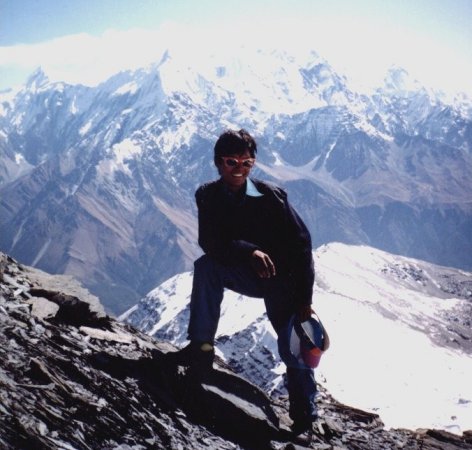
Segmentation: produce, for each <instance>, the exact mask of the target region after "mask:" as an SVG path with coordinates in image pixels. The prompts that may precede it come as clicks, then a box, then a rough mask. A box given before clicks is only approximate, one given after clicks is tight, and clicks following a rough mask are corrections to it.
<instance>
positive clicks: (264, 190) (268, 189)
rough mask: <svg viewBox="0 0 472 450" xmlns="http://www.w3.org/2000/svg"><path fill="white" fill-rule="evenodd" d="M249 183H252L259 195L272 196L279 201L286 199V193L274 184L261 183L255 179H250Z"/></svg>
mask: <svg viewBox="0 0 472 450" xmlns="http://www.w3.org/2000/svg"><path fill="white" fill-rule="evenodd" d="M251 181H252V182H253V183H254V185H255V186H256V188H257V190H258V191H259V192H260V193H261V194H269V195H273V196H275V197H277V198H279V199H283V200H285V199H286V198H287V193H286V192H285V190H284V189H282V188H281V187H280V186H277V185H276V184H274V183H270V182H268V181H262V180H259V179H257V178H251Z"/></svg>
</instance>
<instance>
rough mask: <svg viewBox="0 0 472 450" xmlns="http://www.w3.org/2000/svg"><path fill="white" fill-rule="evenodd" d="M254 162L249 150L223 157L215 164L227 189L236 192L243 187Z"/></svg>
mask: <svg viewBox="0 0 472 450" xmlns="http://www.w3.org/2000/svg"><path fill="white" fill-rule="evenodd" d="M254 161H255V159H254V158H251V154H250V153H249V150H246V151H245V152H244V153H242V154H234V155H229V156H223V157H222V158H220V160H219V162H218V164H217V167H218V172H219V174H220V176H221V179H222V180H223V182H224V183H225V184H226V185H227V186H228V188H229V189H230V190H232V191H235V192H236V191H239V189H241V188H242V187H243V186H244V183H245V182H246V178H247V177H248V176H249V172H250V171H251V168H252V166H253V165H254Z"/></svg>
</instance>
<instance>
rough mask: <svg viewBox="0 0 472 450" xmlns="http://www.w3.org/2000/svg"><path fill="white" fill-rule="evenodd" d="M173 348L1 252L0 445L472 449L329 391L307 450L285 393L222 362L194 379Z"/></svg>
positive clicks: (469, 438) (471, 442) (71, 285)
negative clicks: (269, 391)
mask: <svg viewBox="0 0 472 450" xmlns="http://www.w3.org/2000/svg"><path fill="white" fill-rule="evenodd" d="M169 350H173V347H172V345H170V344H168V343H166V342H159V341H156V340H154V339H152V338H151V337H149V336H147V335H145V334H143V333H140V332H138V331H137V330H135V329H134V328H132V327H131V326H129V325H125V324H123V323H120V322H117V321H115V320H114V319H112V318H110V317H108V316H106V315H105V314H104V313H103V310H102V308H101V307H100V305H99V304H98V303H97V302H96V299H95V298H94V297H92V296H91V295H90V294H88V293H87V292H86V291H84V290H83V289H82V288H81V287H80V286H78V284H77V283H76V282H74V281H73V280H71V279H70V278H67V277H63V276H49V275H47V274H45V273H42V272H39V271H37V270H33V269H31V268H28V267H24V266H21V265H19V264H17V263H16V261H14V260H13V259H11V258H10V257H8V256H6V255H4V254H0V399H1V402H0V446H1V448H4V449H12V450H13V449H33V448H34V449H94V450H95V449H131V448H132V449H147V448H153V449H184V448H185V449H187V448H192V449H216V448H218V449H253V450H256V449H257V450H264V449H275V450H277V449H294V448H295V449H297V448H298V449H300V448H312V449H335V448H336V449H397V448H408V449H420V448H421V449H431V450H432V449H450V450H453V449H467V448H472V433H470V432H467V433H464V435H463V436H456V435H452V434H448V433H445V432H438V431H434V430H417V431H408V430H385V429H384V427H383V424H382V422H381V421H380V420H379V418H378V416H376V415H374V414H370V413H366V412H363V411H360V410H356V409H353V408H350V407H347V406H345V405H342V404H339V403H337V402H335V401H334V400H333V399H332V398H331V397H330V396H329V394H328V393H327V392H321V394H320V397H319V408H320V411H321V412H322V417H321V419H320V420H319V422H318V423H317V424H316V426H315V434H314V437H313V441H312V442H311V444H305V447H303V446H300V445H299V444H298V443H296V442H292V437H291V435H290V434H289V431H288V430H289V428H288V427H289V425H290V421H289V419H288V417H287V413H286V410H287V409H286V406H287V405H286V398H285V397H284V396H280V397H278V398H271V397H269V396H267V395H266V394H265V393H264V392H263V391H262V390H261V389H259V388H258V387H256V386H255V385H253V384H251V383H249V382H248V381H246V380H245V379H243V378H241V377H240V376H238V375H236V374H234V373H233V372H232V370H231V368H230V367H228V366H227V365H225V364H224V363H223V362H222V361H220V360H217V361H216V362H215V364H214V369H213V370H212V371H211V372H210V373H208V374H206V375H204V376H200V377H198V376H196V374H194V373H191V372H190V371H189V370H188V369H187V370H186V369H185V368H183V367H175V366H172V365H169V364H165V363H164V362H163V361H164V360H165V356H164V354H165V353H166V352H168V351H169ZM306 445H308V447H307V446H306Z"/></svg>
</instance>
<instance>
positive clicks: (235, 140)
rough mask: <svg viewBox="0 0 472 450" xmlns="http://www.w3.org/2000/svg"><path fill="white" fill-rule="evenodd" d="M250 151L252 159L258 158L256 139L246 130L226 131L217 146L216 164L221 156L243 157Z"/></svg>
mask: <svg viewBox="0 0 472 450" xmlns="http://www.w3.org/2000/svg"><path fill="white" fill-rule="evenodd" d="M246 150H248V151H249V154H250V155H251V158H255V157H256V153H257V145H256V141H255V140H254V138H253V137H252V136H251V135H250V134H249V133H248V132H247V131H246V130H244V129H241V130H239V131H235V130H226V131H224V132H223V133H222V134H221V135H220V137H219V138H218V140H217V141H216V144H215V156H214V159H215V164H218V162H219V158H220V157H221V156H229V155H242V154H243V153H244V152H245V151H246Z"/></svg>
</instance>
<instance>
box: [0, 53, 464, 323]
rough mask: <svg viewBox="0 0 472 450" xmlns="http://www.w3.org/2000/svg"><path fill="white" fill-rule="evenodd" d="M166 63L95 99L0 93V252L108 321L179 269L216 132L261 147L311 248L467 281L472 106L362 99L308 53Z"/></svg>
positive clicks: (425, 95)
mask: <svg viewBox="0 0 472 450" xmlns="http://www.w3.org/2000/svg"><path fill="white" fill-rule="evenodd" d="M243 50H244V51H242V53H241V54H237V55H236V54H234V55H233V54H232V55H224V56H221V55H220V56H217V55H207V56H208V57H207V58H202V59H200V61H199V62H200V63H199V64H194V62H195V61H196V58H193V59H192V60H191V61H192V62H190V60H188V59H186V58H185V55H182V54H178V53H175V54H174V53H172V51H166V52H164V53H163V54H162V55H161V57H160V59H159V60H158V61H156V62H155V63H154V64H152V65H150V66H148V67H144V68H142V69H139V70H134V71H124V72H120V73H117V74H116V75H114V76H113V77H111V78H110V79H108V80H106V81H104V82H103V83H101V84H99V85H98V86H94V87H88V86H83V85H70V84H66V83H64V82H51V81H50V80H49V79H48V77H47V74H45V73H44V72H43V71H42V70H41V69H38V70H37V71H36V72H35V73H33V74H32V75H31V77H30V78H29V80H28V81H27V83H26V84H25V85H24V86H22V87H21V88H19V89H17V90H10V91H8V92H3V93H1V94H0V157H1V158H0V249H1V250H3V251H5V252H7V253H8V254H10V255H12V256H13V257H15V258H17V259H18V260H20V261H21V262H23V263H25V264H29V265H32V266H35V267H38V268H41V269H44V270H47V271H48V272H51V273H62V274H70V275H73V276H74V277H76V278H78V279H79V280H81V281H82V282H83V283H84V285H85V286H86V287H87V288H89V289H90V290H91V292H93V293H94V294H95V295H97V296H99V297H100V299H101V300H102V302H103V304H104V305H105V308H106V309H107V311H109V312H112V313H114V314H117V315H118V314H121V313H123V312H124V311H126V310H127V309H129V308H130V307H131V306H132V305H133V304H135V303H136V302H137V301H138V300H139V299H140V298H141V297H143V296H144V295H146V294H147V293H148V292H149V291H150V290H151V289H153V288H154V287H156V286H157V285H159V284H160V283H162V282H164V281H165V280H167V279H168V278H170V277H172V276H174V275H176V274H178V273H182V272H185V271H188V270H190V269H191V268H192V262H193V260H194V259H195V258H196V256H198V255H199V254H200V251H201V250H200V249H199V248H198V246H197V224H196V208H195V204H194V199H193V194H194V191H195V189H196V188H197V187H198V185H199V184H201V183H203V182H205V181H208V180H210V179H214V178H216V176H217V174H216V170H215V168H214V166H213V162H212V161H213V145H214V143H215V141H216V138H217V137H218V135H219V134H220V133H221V132H222V131H223V130H224V129H225V128H228V127H230V128H242V127H244V128H246V129H247V130H249V131H250V132H251V133H252V134H253V135H254V136H255V138H256V140H257V142H258V148H259V151H258V161H257V166H256V168H255V169H254V172H253V174H254V176H255V177H258V178H264V179H268V180H269V181H273V182H275V183H277V184H279V185H281V186H282V187H284V188H285V189H286V190H287V192H288V195H289V199H290V200H291V202H292V203H293V205H294V206H295V208H296V209H297V210H298V211H299V212H300V214H301V216H302V218H303V219H304V221H305V222H306V224H307V226H308V228H309V230H310V232H311V234H312V237H313V245H314V248H318V247H320V246H322V245H324V244H326V243H329V242H334V241H338V242H344V243H346V244H355V245H369V246H372V247H376V248H379V249H382V250H385V251H388V252H391V253H395V254H400V255H405V256H410V257H414V258H418V259H422V260H425V261H429V262H433V263H436V264H440V265H444V266H452V267H456V268H462V269H465V270H470V269H471V268H472V257H471V255H472V240H471V239H470V236H471V231H472V203H471V193H472V181H471V177H470V173H472V155H471V143H472V126H471V118H472V102H471V100H470V98H468V97H467V95H465V94H464V95H458V96H457V97H455V98H453V99H450V98H446V96H445V95H443V94H441V93H438V92H433V91H432V90H430V89H428V88H426V87H424V86H422V85H421V84H420V83H419V82H418V81H416V80H412V79H411V77H409V75H408V73H407V72H406V71H405V70H404V69H402V68H399V67H392V68H391V70H390V71H389V72H388V73H387V74H386V78H385V82H384V84H383V85H382V86H379V87H378V88H377V89H374V90H372V91H370V92H368V93H366V92H358V91H356V90H355V89H353V88H352V87H350V86H351V85H350V82H349V80H348V79H346V77H344V76H343V75H341V74H339V73H336V71H334V69H333V68H332V67H331V66H330V64H329V63H328V62H327V61H325V60H324V59H323V58H322V57H320V56H319V55H318V54H317V53H315V52H310V53H309V54H306V55H303V56H301V55H293V54H289V53H287V52H283V51H272V50H262V49H249V48H245V49H243Z"/></svg>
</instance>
